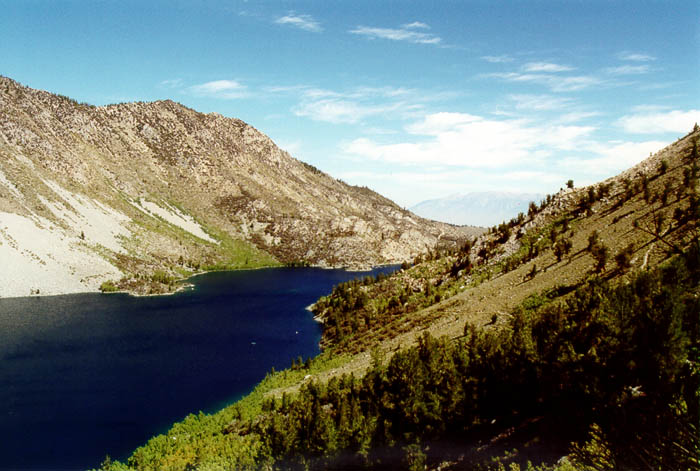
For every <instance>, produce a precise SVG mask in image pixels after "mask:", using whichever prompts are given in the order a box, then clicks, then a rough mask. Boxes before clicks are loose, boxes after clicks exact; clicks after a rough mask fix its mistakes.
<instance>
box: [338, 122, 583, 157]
mask: <svg viewBox="0 0 700 471" xmlns="http://www.w3.org/2000/svg"><path fill="white" fill-rule="evenodd" d="M406 131H407V132H408V133H409V134H410V135H412V136H415V138H407V139H406V140H405V141H404V142H399V143H391V144H381V143H378V142H375V141H373V140H370V139H367V138H364V137H363V138H358V139H355V140H353V141H351V142H350V143H348V144H346V145H345V146H344V151H345V152H346V153H348V154H350V155H354V156H358V157H362V158H366V159H370V160H379V161H383V162H388V163H395V164H404V165H446V166H455V167H463V168H494V169H495V168H500V169H504V168H506V167H512V166H520V167H523V166H529V165H533V164H540V165H541V164H542V163H543V162H544V160H545V159H546V158H547V157H549V156H550V155H551V154H552V152H554V151H556V150H571V149H574V148H576V145H577V143H578V141H579V140H580V139H581V138H582V137H584V136H587V135H589V134H590V133H592V132H593V131H594V128H593V127H590V126H567V125H551V124H545V125H535V124H532V123H531V122H529V121H526V120H514V119H507V120H494V119H486V118H483V117H481V116H477V115H472V114H467V113H447V112H442V113H432V114H428V115H425V116H424V117H423V119H421V120H419V121H416V122H414V123H412V124H411V125H409V126H407V127H406ZM426 138H427V139H426Z"/></svg>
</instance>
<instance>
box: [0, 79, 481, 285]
mask: <svg viewBox="0 0 700 471" xmlns="http://www.w3.org/2000/svg"><path fill="white" fill-rule="evenodd" d="M0 109H1V110H2V112H1V113H0V143H1V144H0V157H1V158H0V176H2V178H3V179H2V180H0V183H1V182H4V181H5V180H7V182H9V183H8V184H7V185H8V186H7V188H8V191H5V188H6V185H5V184H0V211H1V212H3V214H12V215H13V218H12V220H13V221H14V220H15V219H20V220H21V222H22V223H26V224H27V225H29V224H34V225H35V226H36V229H35V232H36V231H39V233H40V234H41V236H40V237H37V238H38V239H42V240H46V241H47V243H46V244H45V246H42V247H39V248H37V250H34V251H33V252H32V253H34V255H36V257H34V258H32V257H29V256H26V254H27V253H28V252H29V251H32V250H31V249H30V248H28V247H27V243H26V241H25V240H23V239H25V238H24V237H21V235H22V233H21V231H20V229H18V227H19V223H17V224H10V225H9V226H8V228H7V234H6V235H7V237H6V235H5V233H2V234H0V238H2V239H3V240H4V239H7V240H8V241H9V240H10V239H9V237H14V239H15V241H16V242H17V244H16V245H17V247H16V250H15V248H14V246H13V249H12V250H14V252H13V254H15V252H16V254H15V255H17V258H18V259H19V260H21V261H22V262H23V263H24V264H25V265H26V267H24V268H25V270H24V272H29V271H31V269H32V268H36V267H35V265H36V264H37V263H39V264H40V263H42V262H43V263H45V264H50V265H51V266H52V267H53V268H55V269H56V271H57V272H58V273H61V274H62V275H63V276H64V277H66V278H69V277H72V278H73V279H74V280H73V281H74V283H73V285H75V286H78V287H80V286H85V288H86V289H89V288H90V287H92V289H97V287H99V286H100V284H101V283H102V282H104V281H107V280H111V281H112V282H113V283H114V284H115V285H117V286H119V288H120V289H126V290H130V291H131V290H136V291H139V292H142V293H148V292H149V291H156V292H158V291H161V290H167V289H170V288H169V287H170V286H171V285H170V284H168V283H159V284H158V285H154V284H151V283H150V282H149V283H141V281H140V280H150V279H151V275H153V273H155V271H156V270H163V271H165V272H167V273H168V275H169V276H171V277H174V278H179V277H181V276H184V275H185V274H186V273H185V272H187V273H192V272H198V271H201V270H205V269H232V268H254V267H259V266H271V265H282V264H311V265H318V266H335V267H368V266H374V265H380V264H388V263H401V262H402V261H404V260H408V259H411V258H413V257H414V256H415V255H416V254H419V253H423V252H424V251H426V250H427V249H428V248H432V247H434V246H436V245H437V246H440V247H456V246H458V245H459V244H460V243H461V242H462V241H463V240H465V239H466V238H467V237H468V236H469V235H471V234H474V233H475V232H479V230H475V229H474V228H463V227H456V226H451V225H449V224H443V223H438V222H434V221H427V220H424V219H422V218H419V217H417V216H415V215H414V214H412V213H410V212H408V211H405V210H403V209H402V208H400V207H399V206H397V205H396V204H394V203H393V202H391V201H389V200H388V199H386V198H384V197H382V196H381V195H379V194H377V193H375V192H373V191H371V190H369V189H367V188H360V187H354V186H350V185H347V184H345V183H343V182H341V181H338V180H336V179H334V178H331V177H330V176H328V175H326V174H324V173H322V172H320V171H319V170H318V169H315V168H314V167H312V166H310V165H308V164H304V163H302V162H299V161H298V160H296V159H294V158H292V157H291V156H290V155H289V154H287V153H286V152H284V151H283V150H281V149H279V148H278V147H277V146H276V145H275V144H274V143H273V142H272V141H271V140H270V139H269V138H268V137H267V136H265V135H264V134H262V133H261V132H259V131H258V130H256V129H255V128H253V127H252V126H250V125H248V124H246V123H244V122H242V121H240V120H237V119H230V118H225V117H223V116H221V115H218V114H215V113H211V114H202V113H198V112H196V111H194V110H191V109H189V108H186V107H184V106H182V105H180V104H178V103H175V102H172V101H159V102H154V103H140V102H139V103H124V104H118V105H109V106H104V107H94V106H88V105H81V104H78V103H76V102H75V101H73V100H69V99H66V98H65V97H60V96H57V95H53V94H50V93H47V92H42V91H38V90H32V89H30V88H27V87H23V86H21V85H20V84H18V83H16V82H14V81H12V80H10V79H8V78H4V77H0ZM33 230H34V229H33ZM25 232H26V231H25ZM12 234H14V236H13V235H12ZM15 236H16V237H15ZM56 240H62V241H72V242H65V243H64V244H63V245H66V246H67V248H63V247H62V249H61V253H60V254H55V253H53V252H52V247H53V246H54V245H58V244H53V245H52V243H51V242H50V241H56ZM2 247H5V248H2ZM7 247H9V245H7V246H4V245H0V250H10V249H9V248H7ZM38 249H41V250H38ZM65 252H70V256H69V257H63V255H65ZM90 257H92V258H90ZM96 257H99V261H100V262H101V264H100V266H101V267H104V268H101V271H100V272H99V273H94V272H90V268H91V267H93V266H95V265H97V263H95V261H94V260H93V259H94V258H96ZM57 258H63V259H65V260H62V261H61V263H58V262H57V261H56V259H57ZM36 271H39V269H38V268H37V270H36ZM76 272H85V273H84V274H83V273H81V274H80V275H79V274H76ZM81 275H82V276H81ZM122 277H124V279H125V280H124V281H122ZM54 278H55V277H54ZM86 280H92V281H86ZM91 283H92V284H91ZM5 285H6V283H5V284H0V286H5ZM78 289H79V288H78ZM42 291H43V290H42Z"/></svg>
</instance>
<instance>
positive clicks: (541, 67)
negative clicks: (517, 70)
mask: <svg viewBox="0 0 700 471" xmlns="http://www.w3.org/2000/svg"><path fill="white" fill-rule="evenodd" d="M523 70H524V71H525V72H547V73H555V72H569V71H571V70H574V68H573V67H569V66H568V65H560V64H553V63H551V62H529V63H527V64H525V65H524V66H523Z"/></svg>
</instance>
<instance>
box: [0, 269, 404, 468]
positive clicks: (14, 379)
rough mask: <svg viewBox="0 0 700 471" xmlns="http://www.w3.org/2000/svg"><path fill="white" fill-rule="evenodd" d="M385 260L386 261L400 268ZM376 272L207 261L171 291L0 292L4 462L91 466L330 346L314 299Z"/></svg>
mask: <svg viewBox="0 0 700 471" xmlns="http://www.w3.org/2000/svg"><path fill="white" fill-rule="evenodd" d="M392 270H393V269H390V268H380V269H377V270H374V271H373V272H372V273H373V274H376V273H378V272H380V271H384V272H388V271H392ZM367 274H369V272H346V271H343V270H322V269H316V268H278V269H264V270H251V271H238V272H218V273H208V274H205V275H201V276H197V277H194V278H193V279H192V280H191V281H192V282H193V283H194V284H195V288H194V289H192V290H188V291H185V292H181V293H178V294H175V295H172V296H160V297H142V298H137V297H132V296H128V295H124V294H113V295H100V294H80V295H66V296H48V297H34V298H15V299H2V298H0V469H34V470H43V469H46V470H59V469H66V470H68V469H86V468H91V467H97V466H99V464H100V462H101V461H102V460H103V459H104V457H105V455H106V454H109V455H110V456H112V457H113V458H119V459H125V458H127V457H128V455H129V453H130V452H131V451H133V450H134V448H136V447H138V446H139V445H141V444H143V443H145V442H146V440H148V439H149V438H150V437H151V436H153V435H154V434H156V433H159V432H164V431H166V430H167V429H168V428H169V426H170V425H171V424H172V423H173V422H174V421H177V420H180V419H182V418H183V417H185V416H186V415H187V414H189V413H191V412H195V413H196V412H198V411H200V410H202V411H204V412H213V411H215V410H218V409H220V408H221V407H223V406H224V405H226V404H228V403H231V402H233V401H235V400H236V399H238V398H240V397H241V396H242V395H244V394H246V393H247V392H249V391H250V390H251V389H252V388H253V386H254V385H255V384H256V383H257V382H258V381H260V380H261V379H262V378H263V377H264V376H265V374H266V373H267V372H268V371H269V370H270V369H271V368H272V367H275V368H276V369H281V368H286V367H288V366H289V365H290V364H291V361H292V359H293V358H296V357H298V356H299V355H301V356H302V357H304V358H306V357H309V356H313V355H316V354H317V353H318V352H319V349H318V342H319V340H320V337H321V331H320V328H319V325H318V324H317V323H316V322H314V321H313V319H312V316H311V313H310V312H309V311H307V310H306V309H305V307H306V306H308V305H309V304H311V303H313V302H314V301H315V300H316V299H318V298H319V297H320V296H322V295H324V294H327V293H329V292H330V290H331V288H332V287H333V285H335V284H338V283H340V282H343V281H347V280H349V279H352V278H355V277H362V276H365V275H367Z"/></svg>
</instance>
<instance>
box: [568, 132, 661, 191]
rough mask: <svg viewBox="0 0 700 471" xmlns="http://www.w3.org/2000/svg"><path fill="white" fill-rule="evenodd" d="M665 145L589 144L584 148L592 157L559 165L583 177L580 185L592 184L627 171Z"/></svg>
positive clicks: (658, 142) (636, 143)
mask: <svg viewBox="0 0 700 471" xmlns="http://www.w3.org/2000/svg"><path fill="white" fill-rule="evenodd" d="M666 145H668V143H667V142H663V141H643V142H602V143H601V142H589V143H586V144H585V146H584V147H585V150H586V151H587V152H588V153H589V154H590V155H593V156H594V157H592V158H588V159H581V158H567V159H564V160H562V161H561V162H560V165H561V166H562V167H563V168H566V169H567V171H570V172H571V174H572V175H583V178H584V181H583V182H581V183H584V184H588V183H594V182H597V181H599V180H600V179H601V178H606V177H608V176H612V175H616V174H618V173H620V172H622V171H624V170H627V169H628V168H630V167H632V166H634V165H636V164H638V163H639V162H641V161H642V160H644V159H646V158H647V157H649V154H650V153H653V152H656V151H658V150H660V149H662V148H664V147H665V146H666Z"/></svg>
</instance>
